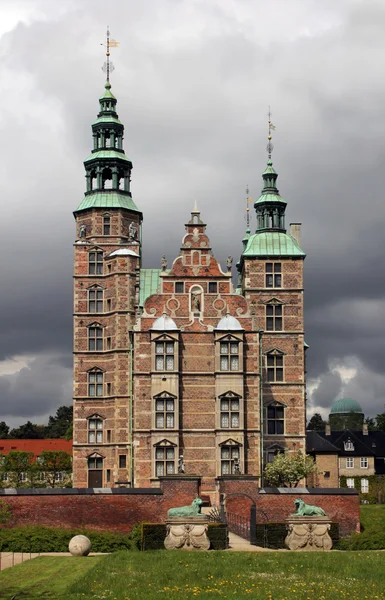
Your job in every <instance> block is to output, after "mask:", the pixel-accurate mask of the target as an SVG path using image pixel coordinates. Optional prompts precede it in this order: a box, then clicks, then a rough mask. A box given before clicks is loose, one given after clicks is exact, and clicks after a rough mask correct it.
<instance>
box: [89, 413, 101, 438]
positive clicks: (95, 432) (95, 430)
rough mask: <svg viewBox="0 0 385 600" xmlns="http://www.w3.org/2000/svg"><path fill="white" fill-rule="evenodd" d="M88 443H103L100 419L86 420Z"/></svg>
mask: <svg viewBox="0 0 385 600" xmlns="http://www.w3.org/2000/svg"><path fill="white" fill-rule="evenodd" d="M88 443H89V444H102V443H103V421H102V419H88Z"/></svg>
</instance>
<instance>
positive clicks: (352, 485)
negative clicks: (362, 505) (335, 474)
mask: <svg viewBox="0 0 385 600" xmlns="http://www.w3.org/2000/svg"><path fill="white" fill-rule="evenodd" d="M349 482H350V483H351V485H349ZM346 487H348V488H349V489H353V488H354V477H347V478H346Z"/></svg>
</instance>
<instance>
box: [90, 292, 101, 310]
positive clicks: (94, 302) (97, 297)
mask: <svg viewBox="0 0 385 600" xmlns="http://www.w3.org/2000/svg"><path fill="white" fill-rule="evenodd" d="M88 312H90V313H97V312H98V313H100V312H103V290H101V289H93V290H89V292H88Z"/></svg>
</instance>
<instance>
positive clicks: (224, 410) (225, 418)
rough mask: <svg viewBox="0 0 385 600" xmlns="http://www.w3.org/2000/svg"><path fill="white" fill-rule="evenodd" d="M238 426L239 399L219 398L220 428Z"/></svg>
mask: <svg viewBox="0 0 385 600" xmlns="http://www.w3.org/2000/svg"><path fill="white" fill-rule="evenodd" d="M239 426H240V425H239V398H221V427H223V428H237V427H239Z"/></svg>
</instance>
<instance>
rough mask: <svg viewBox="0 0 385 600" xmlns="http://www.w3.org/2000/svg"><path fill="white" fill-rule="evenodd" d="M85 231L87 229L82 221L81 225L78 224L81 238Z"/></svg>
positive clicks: (84, 235)
mask: <svg viewBox="0 0 385 600" xmlns="http://www.w3.org/2000/svg"><path fill="white" fill-rule="evenodd" d="M86 231H87V229H86V226H85V225H84V223H83V224H82V225H80V228H79V237H81V238H84V237H86Z"/></svg>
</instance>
